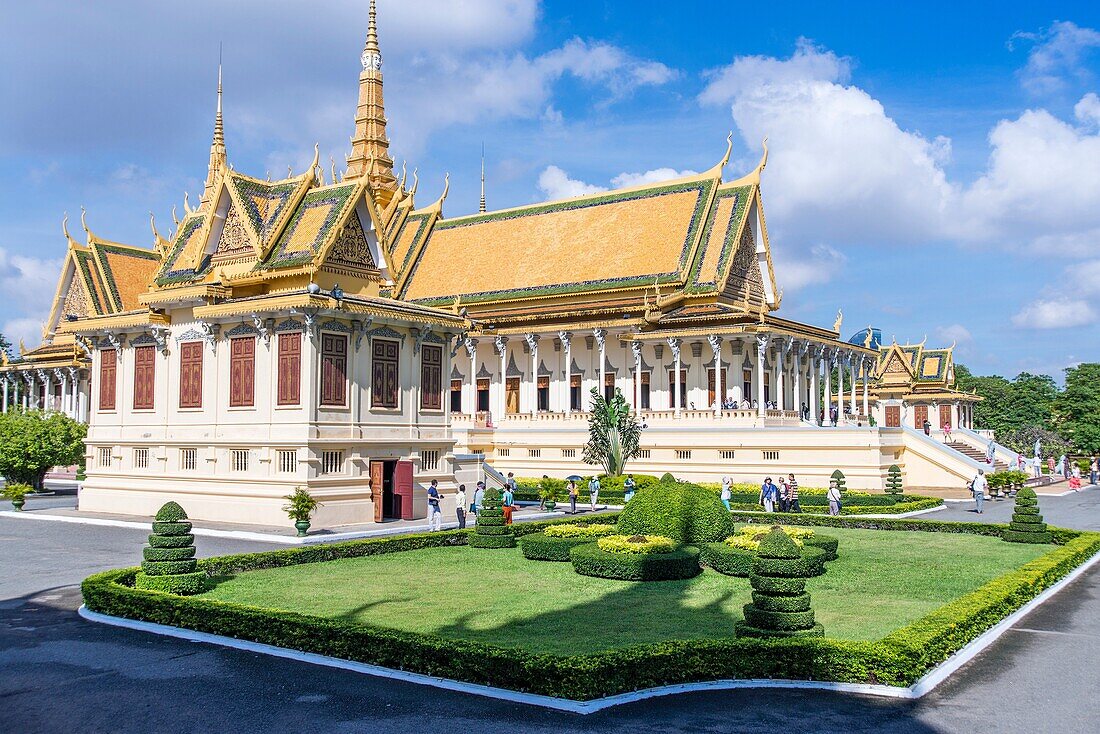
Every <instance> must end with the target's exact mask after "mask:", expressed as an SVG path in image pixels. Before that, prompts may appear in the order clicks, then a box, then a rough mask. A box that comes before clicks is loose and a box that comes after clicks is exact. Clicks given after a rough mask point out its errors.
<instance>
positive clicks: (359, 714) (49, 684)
mask: <svg viewBox="0 0 1100 734" xmlns="http://www.w3.org/2000/svg"><path fill="white" fill-rule="evenodd" d="M1040 502H1041V506H1042V510H1043V513H1044V515H1046V517H1047V518H1048V520H1050V522H1052V523H1055V524H1059V525H1064V526H1071V527H1079V528H1090V529H1100V491H1097V490H1096V489H1090V490H1088V491H1084V492H1082V493H1080V494H1076V495H1071V496H1068V497H1042V498H1041V499H1040ZM1011 505H1012V503H1011V500H1009V501H1005V502H999V503H997V502H995V503H988V502H987V503H986V507H987V508H988V511H987V512H986V514H985V515H983V516H981V518H979V517H977V516H976V515H974V513H973V512H969V511H968V510H969V509H970V507H969V506H963V505H955V506H953V507H952V509H950V510H946V511H942V512H939V513H936V514H935V515H933V516H932V517H935V518H936V519H970V520H975V519H984V520H986V521H990V522H995V521H1004V520H1006V519H1007V517H1008V515H1009V514H1011ZM0 509H7V507H6V506H4V503H0ZM144 535H145V534H144V533H143V532H141V531H138V530H130V529H125V528H112V527H100V526H85V525H71V524H63V523H55V522H43V521H28V520H18V519H11V518H3V517H0V559H2V560H0V732H20V733H23V732H32V733H33V732H66V734H68V733H70V732H74V731H79V732H82V733H84V732H110V733H112V734H116V733H117V734H131V733H133V734H147V733H156V732H166V733H171V734H180V733H187V732H219V733H221V732H288V733H290V732H293V733H294V734H300V733H301V732H372V733H373V732H378V733H380V734H388V733H389V732H415V733H416V734H425V733H426V732H437V731H438V732H463V733H465V732H478V733H480V732H489V733H493V732H509V733H512V732H516V731H521V732H644V733H649V732H654V733H656V732H662V733H663V732H693V733H705V732H739V731H753V732H769V731H777V732H783V733H784V734H795V733H798V732H904V733H905V734H924V733H925V732H975V731H979V732H980V731H997V732H1026V733H1027V734H1041V733H1043V732H1058V734H1073V733H1074V732H1095V731H1097V730H1098V728H1100V726H1098V725H1097V721H1100V696H1097V695H1096V691H1095V689H1096V687H1097V683H1098V682H1100V676H1098V675H1097V673H1096V663H1097V661H1098V660H1100V568H1097V567H1094V568H1093V569H1092V570H1090V571H1089V572H1087V573H1085V574H1084V575H1082V576H1081V577H1080V578H1078V579H1077V580H1076V581H1075V582H1074V583H1073V584H1071V585H1070V586H1069V587H1067V588H1066V589H1065V590H1064V591H1062V592H1061V593H1060V594H1058V595H1057V596H1055V597H1054V598H1053V599H1052V600H1051V601H1050V602H1048V603H1047V604H1045V605H1043V606H1042V607H1041V608H1040V609H1038V610H1036V611H1035V612H1033V613H1031V614H1030V615H1028V616H1027V617H1025V618H1024V619H1022V620H1021V621H1020V622H1019V623H1018V624H1017V625H1015V626H1014V627H1013V629H1012V630H1011V631H1010V632H1008V633H1007V634H1005V635H1004V636H1003V637H1001V638H1000V639H999V640H998V641H997V642H996V643H994V644H993V645H992V646H991V647H990V648H988V649H987V650H986V651H985V652H984V653H982V654H981V655H980V656H978V657H977V658H976V659H975V660H974V661H972V662H971V663H970V664H968V665H966V666H965V667H963V668H962V669H961V670H960V671H958V672H957V673H956V674H955V675H954V676H953V677H952V678H951V679H949V680H948V681H947V682H945V683H944V684H942V685H941V686H940V687H939V688H937V689H936V690H935V691H933V692H932V693H931V694H929V695H928V696H926V697H925V698H923V699H921V700H919V701H908V702H907V701H894V700H888V699H880V698H871V697H863V696H855V695H847V694H837V693H828V692H820V691H780V690H757V691H733V692H709V693H695V694H687V695H680V696H675V697H667V698H660V699H653V700H649V701H642V702H638V703H634V704H629V705H626V706H621V707H617V708H614V709H609V710H606V711H602V712H600V713H597V714H592V715H589V716H583V717H582V716H578V715H574V714H564V713H559V712H552V711H547V710H543V709H538V708H533V707H529V706H523V705H519V704H512V703H505V702H500V701H494V700H489V699H484V698H481V697H476V696H472V695H466V694H462V693H458V692H451V691H445V690H440V689H432V688H429V687H425V686H419V685H413V684H408V683H399V682H393V681H385V680H378V679H374V678H371V677H368V676H364V675H360V674H356V673H351V672H347V671H341V670H334V669H329V668H322V667H317V666H311V665H308V664H305V663H299V662H294V661H289V660H282V659H276V658H271V657H267V656H264V655H259V654H255V653H248V652H243V651H238V650H232V649H228V648H221V647H218V646H213V645H206V644H201V643H192V642H186V641H182V640H175V639H170V638H164V637H159V636H156V635H150V634H146V633H141V632H135V631H131V630H123V629H118V628H113V627H107V626H104V625H99V624H93V623H90V622H86V621H84V620H82V619H81V618H79V617H78V616H77V614H76V611H75V610H76V608H77V607H78V606H79V604H80V593H79V586H78V584H79V582H80V580H81V579H83V578H84V577H85V576H87V575H88V574H90V573H93V572H95V571H98V570H102V569H107V568H114V567H118V566H122V565H129V564H134V563H136V562H137V561H139V560H140V548H141V545H142V542H143V540H144ZM196 544H197V546H198V550H199V555H200V556H211V555H221V554H225V553H236V552H245V551H252V550H264V549H272V548H273V547H276V546H273V545H271V544H266V543H257V542H244V541H230V540H224V539H219V538H202V537H200V538H197V539H196ZM869 611H870V612H871V613H873V610H869Z"/></svg>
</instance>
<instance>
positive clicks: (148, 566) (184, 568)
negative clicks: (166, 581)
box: [141, 558, 197, 576]
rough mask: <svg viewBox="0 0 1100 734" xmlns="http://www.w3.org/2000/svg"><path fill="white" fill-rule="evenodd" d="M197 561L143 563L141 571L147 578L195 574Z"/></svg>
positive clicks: (191, 559)
mask: <svg viewBox="0 0 1100 734" xmlns="http://www.w3.org/2000/svg"><path fill="white" fill-rule="evenodd" d="M196 568H197V566H196V561H195V559H193V558H190V559H188V560H185V561H142V562H141V570H142V571H144V572H145V575H146V576H174V575H177V574H181V573H193V572H194V571H195V569H196Z"/></svg>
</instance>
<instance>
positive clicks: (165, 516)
mask: <svg viewBox="0 0 1100 734" xmlns="http://www.w3.org/2000/svg"><path fill="white" fill-rule="evenodd" d="M153 519H154V520H156V521H157V522H179V521H180V520H186V519H187V513H186V512H184V511H183V508H182V507H180V506H179V504H178V503H176V502H165V503H164V504H163V505H161V508H160V509H159V510H157V515H156V517H154V518H153Z"/></svg>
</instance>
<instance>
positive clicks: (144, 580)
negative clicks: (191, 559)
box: [134, 571, 208, 596]
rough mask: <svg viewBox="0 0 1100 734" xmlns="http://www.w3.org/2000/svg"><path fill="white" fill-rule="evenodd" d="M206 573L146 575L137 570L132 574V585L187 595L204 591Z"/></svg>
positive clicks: (148, 589) (149, 589)
mask: <svg viewBox="0 0 1100 734" xmlns="http://www.w3.org/2000/svg"><path fill="white" fill-rule="evenodd" d="M207 578H208V577H207V575H206V573H205V572H203V571H192V572H191V573H180V574H175V575H172V576H148V575H146V574H145V573H143V572H142V571H138V572H137V574H135V576H134V586H136V587H137V588H139V589H143V590H145V591H160V592H163V593H165V594H179V595H181V596H188V595H191V594H201V593H202V592H204V591H206V580H207Z"/></svg>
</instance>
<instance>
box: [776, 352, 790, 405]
mask: <svg viewBox="0 0 1100 734" xmlns="http://www.w3.org/2000/svg"><path fill="white" fill-rule="evenodd" d="M790 345H791V342H790V340H789V339H781V340H780V342H779V349H777V350H776V358H775V362H776V364H775V374H776V377H775V407H776V408H778V409H779V410H785V409H786V407H787V401H786V394H785V393H786V391H785V390H784V389H783V388H784V385H783V382H784V378H786V376H787V350H789V349H790Z"/></svg>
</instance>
